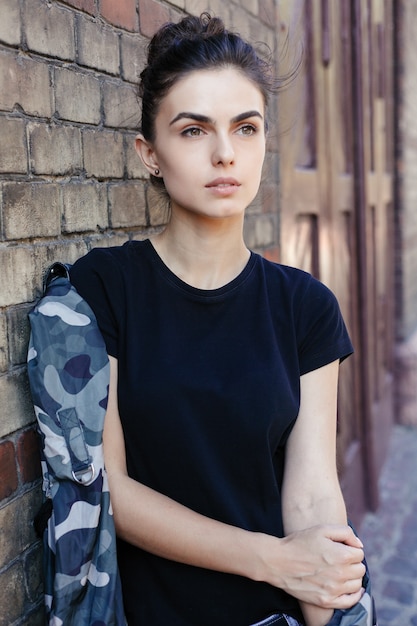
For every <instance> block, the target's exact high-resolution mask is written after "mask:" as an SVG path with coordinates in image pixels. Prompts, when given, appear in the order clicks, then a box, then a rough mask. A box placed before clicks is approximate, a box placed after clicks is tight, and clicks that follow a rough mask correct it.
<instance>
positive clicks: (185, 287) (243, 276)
mask: <svg viewBox="0 0 417 626" xmlns="http://www.w3.org/2000/svg"><path fill="white" fill-rule="evenodd" d="M142 243H143V244H145V245H146V250H147V252H148V254H149V256H150V258H151V260H152V262H153V264H154V266H155V267H156V268H157V270H158V271H159V273H160V274H161V275H162V276H163V277H164V279H165V280H167V281H168V282H169V283H171V285H173V286H174V287H176V288H177V289H180V290H182V291H186V292H187V293H188V294H191V295H194V296H199V297H201V298H205V299H206V298H218V297H219V296H224V295H226V294H229V293H231V292H233V291H234V290H235V289H237V288H239V287H240V286H241V285H242V284H243V283H244V282H245V281H246V280H247V279H248V278H249V276H250V274H251V273H252V270H253V268H254V266H255V263H256V258H257V256H258V255H257V254H255V253H254V252H253V251H252V250H250V251H249V252H250V256H249V259H248V261H247V263H246V265H245V266H244V268H243V269H242V271H241V272H240V273H239V274H238V275H237V276H236V277H235V278H233V279H232V280H231V281H229V282H228V283H226V284H225V285H222V286H221V287H216V288H215V289H200V288H198V287H194V286H193V285H190V284H188V283H186V282H185V281H184V280H182V279H181V278H179V276H177V275H176V274H175V273H174V272H173V271H172V270H171V269H170V268H169V267H168V266H167V265H166V264H165V263H164V261H163V260H162V258H161V257H160V256H159V254H158V252H157V251H156V249H155V247H154V246H153V244H152V242H151V240H150V239H145V240H144V241H143V242H142Z"/></svg>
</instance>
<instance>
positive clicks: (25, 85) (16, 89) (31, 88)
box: [0, 50, 52, 117]
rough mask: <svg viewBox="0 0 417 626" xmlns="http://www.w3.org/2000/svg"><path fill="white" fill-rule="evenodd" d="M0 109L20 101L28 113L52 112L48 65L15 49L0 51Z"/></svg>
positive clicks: (8, 107) (20, 104)
mask: <svg viewBox="0 0 417 626" xmlns="http://www.w3.org/2000/svg"><path fill="white" fill-rule="evenodd" d="M0 85H6V86H7V89H5V88H2V89H0V110H3V111H13V109H14V108H15V106H16V105H19V106H20V107H21V108H22V109H23V110H24V111H25V113H28V114H29V115H39V116H41V117H50V116H51V115H52V103H51V97H52V94H51V88H50V81H49V68H48V65H47V64H45V63H41V62H38V61H34V60H33V59H29V58H27V57H23V56H21V55H19V54H17V53H16V52H14V51H11V50H10V51H0Z"/></svg>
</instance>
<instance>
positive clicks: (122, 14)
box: [100, 0, 138, 31]
mask: <svg viewBox="0 0 417 626" xmlns="http://www.w3.org/2000/svg"><path fill="white" fill-rule="evenodd" d="M100 14H101V16H102V17H104V19H105V20H106V21H107V22H110V24H114V26H120V27H121V28H125V29H126V30H131V31H137V30H138V16H137V12H136V0H118V1H117V2H115V1H114V0H101V2H100Z"/></svg>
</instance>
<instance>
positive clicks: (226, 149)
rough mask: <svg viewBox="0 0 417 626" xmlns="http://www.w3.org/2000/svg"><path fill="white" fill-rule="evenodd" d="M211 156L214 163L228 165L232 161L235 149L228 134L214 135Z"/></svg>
mask: <svg viewBox="0 0 417 626" xmlns="http://www.w3.org/2000/svg"><path fill="white" fill-rule="evenodd" d="M212 158H213V164H214V165H230V164H231V163H233V161H234V158H235V151H234V148H233V144H232V141H231V138H230V137H229V136H228V135H226V134H224V135H223V134H219V135H217V136H216V137H215V145H214V148H213V156H212Z"/></svg>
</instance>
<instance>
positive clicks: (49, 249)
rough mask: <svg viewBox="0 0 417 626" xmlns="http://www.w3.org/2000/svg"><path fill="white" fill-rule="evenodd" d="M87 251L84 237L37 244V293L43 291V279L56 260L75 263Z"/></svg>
mask: <svg viewBox="0 0 417 626" xmlns="http://www.w3.org/2000/svg"><path fill="white" fill-rule="evenodd" d="M86 252H87V244H86V242H85V241H84V240H83V239H70V240H66V241H65V240H64V241H56V242H53V243H47V244H41V245H38V246H36V248H35V250H34V258H35V272H36V275H35V284H36V287H37V294H38V295H40V293H41V288H42V281H43V278H44V275H45V272H46V271H47V269H48V268H49V266H50V265H51V264H52V263H55V261H61V263H74V262H75V261H76V260H77V259H78V258H79V257H80V256H83V255H84V254H85V253H86Z"/></svg>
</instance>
